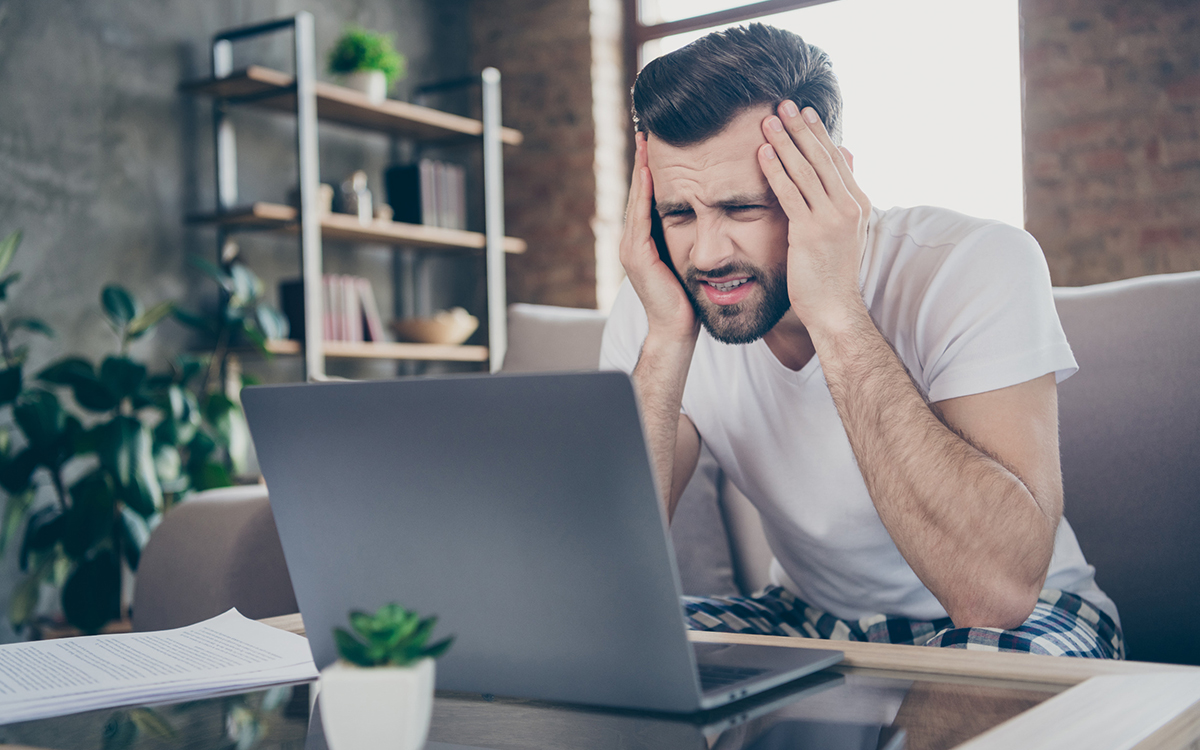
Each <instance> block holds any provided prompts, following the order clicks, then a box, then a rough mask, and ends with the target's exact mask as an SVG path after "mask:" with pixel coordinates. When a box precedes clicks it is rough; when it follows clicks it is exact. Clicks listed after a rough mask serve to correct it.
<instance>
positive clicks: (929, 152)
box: [634, 0, 1024, 226]
mask: <svg viewBox="0 0 1200 750" xmlns="http://www.w3.org/2000/svg"><path fill="white" fill-rule="evenodd" d="M640 4H641V10H640V18H641V21H642V24H644V26H642V31H641V32H640V39H639V37H638V36H637V35H636V33H635V37H634V38H635V39H639V41H641V42H642V44H641V49H640V50H639V52H640V55H641V57H642V62H643V63H644V62H645V61H647V60H650V59H653V58H654V57H656V56H658V55H661V54H666V53H668V52H671V51H672V50H675V49H678V48H679V47H682V46H683V45H685V44H687V43H688V42H691V41H692V40H694V39H697V38H699V37H700V36H703V35H704V34H706V33H708V32H709V31H712V30H714V29H718V28H725V27H727V26H729V25H732V22H736V21H741V19H744V18H746V16H745V15H744V13H742V14H738V12H737V10H736V9H734V10H732V11H729V10H726V11H725V13H726V15H727V16H736V17H730V18H728V20H726V21H723V22H722V23H723V24H724V25H713V26H709V27H708V28H704V29H701V30H688V31H684V32H682V33H670V32H672V31H673V30H674V29H678V28H679V27H680V26H681V25H685V26H686V25H687V22H686V21H682V22H681V19H684V18H685V17H687V16H694V15H696V14H697V13H698V12H712V11H721V10H722V9H724V8H728V6H731V5H734V3H730V2H723V1H722V0H641V3H640ZM780 4H781V3H778V2H775V3H756V4H754V5H752V6H743V7H746V8H748V9H751V10H752V9H754V8H755V7H757V6H779V5H780ZM799 4H801V3H795V2H793V3H790V5H791V6H796V5H799ZM804 4H805V5H807V6H808V7H801V8H796V9H793V10H787V11H785V12H781V13H774V14H772V15H764V16H759V17H757V18H756V19H755V20H760V21H762V22H764V23H769V24H771V25H774V26H779V27H781V28H785V29H789V30H791V31H794V32H796V33H798V34H800V35H801V36H802V37H804V38H805V39H806V40H807V41H810V42H812V43H813V44H816V45H817V46H818V47H821V48H822V49H824V50H825V51H826V52H828V53H829V56H830V57H831V58H832V60H833V67H834V71H835V72H836V73H837V75H838V79H839V81H840V83H841V87H842V96H843V99H844V100H845V111H844V119H843V144H844V145H845V146H846V147H847V148H848V149H849V150H850V151H851V152H853V153H854V157H855V159H854V167H855V176H856V178H857V179H858V181H859V184H860V185H861V186H862V188H863V190H864V191H865V192H866V194H867V195H868V196H869V197H870V198H871V201H872V203H873V204H874V205H875V206H877V207H880V208H888V207H890V206H896V205H899V206H912V205H922V204H926V205H938V206H944V207H946V208H951V209H954V210H956V211H961V212H963V213H966V214H972V215H975V216H982V217H986V218H993V219H1000V220H1002V221H1005V222H1008V223H1010V224H1014V225H1016V226H1023V224H1024V206H1023V194H1024V189H1023V186H1024V181H1023V174H1022V143H1021V80H1020V46H1019V26H1018V23H1019V22H1018V8H1017V0H978V1H977V2H962V0H905V1H904V2H896V0H836V2H822V3H820V4H812V3H811V1H810V2H809V3H804ZM718 15H719V13H713V16H718ZM710 17H711V16H710ZM650 24H659V25H658V26H654V25H650ZM656 28H657V29H660V30H662V31H665V32H668V34H669V35H663V36H660V35H657V34H656V32H655V29H656Z"/></svg>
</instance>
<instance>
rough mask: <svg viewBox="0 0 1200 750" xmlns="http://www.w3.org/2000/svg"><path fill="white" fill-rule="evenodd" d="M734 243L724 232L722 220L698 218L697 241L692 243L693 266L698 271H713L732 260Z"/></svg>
mask: <svg viewBox="0 0 1200 750" xmlns="http://www.w3.org/2000/svg"><path fill="white" fill-rule="evenodd" d="M732 254H733V242H732V241H731V240H730V238H729V236H728V234H727V233H726V232H725V231H724V228H723V222H722V221H721V220H720V219H710V218H697V220H696V241H695V242H694V243H692V255H691V261H692V266H694V267H695V269H696V270H697V271H700V272H702V273H703V272H705V271H711V270H713V269H714V268H720V267H721V266H723V265H726V264H727V263H729V261H730V260H732Z"/></svg>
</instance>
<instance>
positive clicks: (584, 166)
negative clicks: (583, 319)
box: [472, 0, 596, 307]
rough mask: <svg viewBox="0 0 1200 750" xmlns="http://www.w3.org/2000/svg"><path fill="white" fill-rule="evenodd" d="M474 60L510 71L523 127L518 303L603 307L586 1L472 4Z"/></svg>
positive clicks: (506, 104)
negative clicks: (525, 245) (522, 247)
mask: <svg viewBox="0 0 1200 750" xmlns="http://www.w3.org/2000/svg"><path fill="white" fill-rule="evenodd" d="M472 13H473V17H472V37H473V41H474V45H475V63H476V67H478V68H483V67H486V66H488V65H493V66H495V67H496V68H498V69H499V70H500V72H501V74H502V76H503V79H502V92H503V108H504V124H505V125H509V126H512V127H515V128H518V129H519V130H521V131H522V132H523V133H524V134H525V142H524V143H523V144H522V145H521V146H520V147H518V148H515V149H507V150H506V151H505V161H504V171H505V180H504V190H505V204H506V211H505V223H506V226H505V229H506V232H507V233H508V234H509V235H512V236H516V237H521V238H523V239H524V240H526V241H527V242H528V244H529V249H528V251H527V252H526V253H525V254H524V255H521V256H510V257H509V261H508V294H509V301H510V302H537V303H542V304H553V305H565V306H568V307H595V306H596V235H595V233H594V232H593V230H592V226H591V221H592V218H593V216H594V215H595V213H596V176H595V171H594V169H593V166H594V156H595V127H594V119H593V113H592V90H591V79H592V76H591V66H592V46H591V31H590V23H591V12H590V8H589V2H588V0H486V2H475V3H473V4H472Z"/></svg>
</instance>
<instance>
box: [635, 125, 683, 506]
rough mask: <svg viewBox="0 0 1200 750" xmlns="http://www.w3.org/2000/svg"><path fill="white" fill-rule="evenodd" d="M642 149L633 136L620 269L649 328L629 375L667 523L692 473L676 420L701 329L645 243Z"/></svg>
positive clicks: (646, 175)
mask: <svg viewBox="0 0 1200 750" xmlns="http://www.w3.org/2000/svg"><path fill="white" fill-rule="evenodd" d="M646 149H647V144H646V137H645V136H644V135H643V134H642V133H638V134H637V156H636V157H635V159H634V163H633V183H632V184H631V185H630V186H629V206H628V207H627V208H626V210H625V232H624V233H623V234H622V235H621V265H623V266H625V273H627V274H629V281H630V283H632V284H633V289H634V291H635V292H637V296H638V298H639V299H640V300H641V301H642V307H643V308H645V310H646V317H647V319H648V322H649V324H650V327H649V329H648V332H647V334H646V340H645V342H644V343H643V344H642V351H641V354H640V355H639V357H638V363H637V367H635V368H634V371H633V385H634V389H635V390H636V391H637V395H638V402H639V404H640V405H641V413H642V427H643V429H644V431H645V435H646V443H647V446H648V447H649V449H650V456H651V460H652V462H653V464H654V473H655V476H656V478H657V481H658V488H659V496H660V497H661V498H662V500H663V503H664V505H665V506H666V507H665V509H666V513H667V518H670V517H671V514H672V513H674V511H675V504H676V503H677V502H678V501H679V496H680V495H681V494H682V493H683V488H684V487H685V486H686V485H687V483H688V480H689V479H691V476H692V472H694V471H695V470H696V458H697V456H698V455H699V453H700V438H699V436H698V435H697V434H696V428H695V427H693V426H692V422H691V420H689V419H688V418H687V417H686V416H684V415H682V414H681V413H680V405H681V403H682V401H683V387H684V384H685V383H686V381H687V372H688V366H689V364H690V363H691V361H692V352H693V351H694V350H695V347H696V339H697V337H698V335H699V332H700V324H699V322H698V321H697V319H696V313H695V311H694V310H693V309H692V303H691V301H690V300H688V297H687V293H686V292H684V290H683V286H682V285H681V284H680V283H679V279H678V278H676V277H675V272H674V271H672V270H671V269H670V268H669V267H668V266H667V264H666V263H664V262H663V261H662V258H660V257H658V248H657V247H655V245H654V240H653V238H651V236H650V211H651V210H652V209H651V202H652V200H653V197H654V185H653V182H652V181H651V178H650V167H649V164H648V161H649V159H648V158H647V154H646Z"/></svg>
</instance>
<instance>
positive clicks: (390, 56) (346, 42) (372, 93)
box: [329, 26, 406, 104]
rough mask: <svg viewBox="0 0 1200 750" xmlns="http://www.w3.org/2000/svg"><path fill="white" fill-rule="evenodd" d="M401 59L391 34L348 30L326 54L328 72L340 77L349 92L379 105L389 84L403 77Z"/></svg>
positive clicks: (402, 60)
mask: <svg viewBox="0 0 1200 750" xmlns="http://www.w3.org/2000/svg"><path fill="white" fill-rule="evenodd" d="M405 63H406V61H405V59H404V55H402V54H400V53H399V52H397V51H396V48H395V47H394V46H393V45H392V35H391V34H379V33H376V32H373V31H367V30H366V29H364V28H361V27H358V26H349V27H347V28H346V30H345V31H344V32H343V33H342V36H341V38H340V39H338V41H337V44H335V45H333V49H332V50H331V51H330V52H329V72H330V73H334V74H336V75H340V76H342V80H343V82H344V83H345V85H346V86H347V87H349V88H352V89H355V90H356V91H361V92H363V93H364V94H366V95H367V98H368V99H370V100H371V101H372V102H374V103H376V104H378V103H380V102H382V101H383V100H384V99H386V98H387V92H388V91H389V90H390V89H391V88H392V84H394V83H395V82H396V81H398V80H400V79H401V78H403V77H404V73H405V70H404V68H405Z"/></svg>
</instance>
